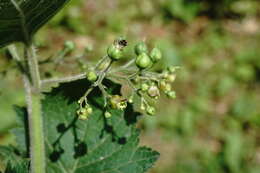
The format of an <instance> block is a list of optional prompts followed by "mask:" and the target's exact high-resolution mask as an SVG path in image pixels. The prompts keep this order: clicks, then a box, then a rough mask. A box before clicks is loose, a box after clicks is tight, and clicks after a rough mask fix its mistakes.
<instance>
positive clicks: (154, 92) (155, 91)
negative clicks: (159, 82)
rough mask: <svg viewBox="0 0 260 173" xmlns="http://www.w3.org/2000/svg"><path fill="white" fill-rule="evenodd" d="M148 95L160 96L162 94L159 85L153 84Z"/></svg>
mask: <svg viewBox="0 0 260 173" xmlns="http://www.w3.org/2000/svg"><path fill="white" fill-rule="evenodd" d="M147 93H148V95H149V96H150V97H152V98H158V97H159V96H160V91H159V89H158V87H157V86H155V85H152V86H150V88H149V89H148V91H147Z"/></svg>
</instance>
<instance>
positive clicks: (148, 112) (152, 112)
mask: <svg viewBox="0 0 260 173" xmlns="http://www.w3.org/2000/svg"><path fill="white" fill-rule="evenodd" d="M146 113H147V114H148V115H154V114H155V108H154V107H153V106H148V107H147V108H146Z"/></svg>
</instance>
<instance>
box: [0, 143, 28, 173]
mask: <svg viewBox="0 0 260 173" xmlns="http://www.w3.org/2000/svg"><path fill="white" fill-rule="evenodd" d="M0 161H1V163H2V162H3V163H4V164H5V165H6V168H5V173H27V172H28V170H29V161H28V159H24V158H22V157H21V156H20V155H19V152H18V151H17V150H16V149H15V148H13V147H11V146H8V147H7V146H0ZM3 163H2V164H3ZM0 172H1V171H0Z"/></svg>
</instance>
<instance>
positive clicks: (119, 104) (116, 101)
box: [110, 95, 127, 110]
mask: <svg viewBox="0 0 260 173" xmlns="http://www.w3.org/2000/svg"><path fill="white" fill-rule="evenodd" d="M110 105H111V107H112V108H113V109H120V110H123V109H125V108H126V107H127V102H126V100H125V99H123V98H122V97H121V96H119V95H114V96H112V97H111V98H110Z"/></svg>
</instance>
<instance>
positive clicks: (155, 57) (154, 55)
mask: <svg viewBox="0 0 260 173" xmlns="http://www.w3.org/2000/svg"><path fill="white" fill-rule="evenodd" d="M150 57H151V59H152V61H153V62H158V61H160V60H161V59H162V52H161V51H160V49H158V48H153V50H152V51H151V53H150Z"/></svg>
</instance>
